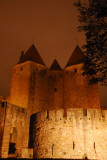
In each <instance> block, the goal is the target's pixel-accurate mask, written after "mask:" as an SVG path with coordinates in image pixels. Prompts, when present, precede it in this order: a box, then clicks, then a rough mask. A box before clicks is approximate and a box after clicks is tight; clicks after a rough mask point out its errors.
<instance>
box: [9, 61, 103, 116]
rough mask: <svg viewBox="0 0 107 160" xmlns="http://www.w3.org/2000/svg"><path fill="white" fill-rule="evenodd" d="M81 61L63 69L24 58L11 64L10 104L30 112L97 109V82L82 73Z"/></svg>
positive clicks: (98, 106)
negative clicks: (89, 79) (91, 83)
mask: <svg viewBox="0 0 107 160" xmlns="http://www.w3.org/2000/svg"><path fill="white" fill-rule="evenodd" d="M81 67H82V64H78V65H73V66H70V67H67V68H65V69H64V70H63V71H54V70H49V69H48V68H47V67H45V66H43V65H40V64H37V63H34V62H30V61H27V62H25V63H22V64H18V65H16V66H14V68H13V71H12V82H11V94H10V103H12V104H15V105H17V106H20V107H24V108H30V113H31V114H33V113H37V112H40V111H43V110H51V109H59V108H100V104H99V96H98V85H92V86H90V85H89V84H88V79H86V77H84V76H82V70H81Z"/></svg>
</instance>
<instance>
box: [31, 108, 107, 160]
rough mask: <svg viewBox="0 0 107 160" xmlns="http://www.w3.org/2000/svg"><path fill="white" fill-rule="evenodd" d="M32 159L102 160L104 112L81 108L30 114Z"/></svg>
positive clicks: (106, 147) (106, 140)
mask: <svg viewBox="0 0 107 160" xmlns="http://www.w3.org/2000/svg"><path fill="white" fill-rule="evenodd" d="M34 116H35V117H36V121H35V129H34V158H73V159H82V158H83V157H87V158H88V159H99V160H106V158H107V111H106V110H100V109H87V110H86V116H84V113H83V109H81V108H75V109H74V108H70V109H67V115H66V117H64V110H63V109H60V110H52V111H44V112H40V113H37V114H35V115H34Z"/></svg>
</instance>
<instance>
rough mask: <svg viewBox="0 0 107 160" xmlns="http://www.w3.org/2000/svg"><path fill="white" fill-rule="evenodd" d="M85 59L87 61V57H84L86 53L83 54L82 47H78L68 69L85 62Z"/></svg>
mask: <svg viewBox="0 0 107 160" xmlns="http://www.w3.org/2000/svg"><path fill="white" fill-rule="evenodd" d="M85 59H86V56H85V55H84V53H83V52H82V50H81V49H80V47H79V46H78V45H77V46H76V48H75V49H74V51H73V53H72V55H71V57H70V59H69V61H68V63H67V65H66V67H69V66H72V65H75V64H79V63H82V62H83V60H85ZM66 67H65V68H66Z"/></svg>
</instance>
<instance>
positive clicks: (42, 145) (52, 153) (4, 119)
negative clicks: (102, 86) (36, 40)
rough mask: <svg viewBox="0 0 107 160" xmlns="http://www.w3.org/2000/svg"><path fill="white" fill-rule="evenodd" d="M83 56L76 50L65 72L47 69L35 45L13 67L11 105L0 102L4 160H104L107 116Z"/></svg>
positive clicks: (0, 143) (55, 64) (54, 67)
mask: <svg viewBox="0 0 107 160" xmlns="http://www.w3.org/2000/svg"><path fill="white" fill-rule="evenodd" d="M77 53H78V54H79V58H77V56H76V55H78V54H77ZM30 54H31V55H30ZM36 54H37V55H36ZM36 56H37V59H35V58H36ZM81 56H82V57H84V56H83V53H82V51H81V50H80V49H79V47H78V46H77V47H76V49H75V50H74V52H73V60H72V56H71V58H70V59H69V61H68V63H67V65H66V68H64V69H61V67H60V66H59V64H58V62H57V60H54V62H53V64H52V65H51V67H50V68H48V67H46V65H45V64H44V63H43V61H42V59H41V57H40V56H39V55H38V52H37V50H36V49H35V47H34V45H33V46H31V47H30V49H29V50H28V51H27V52H26V53H25V55H23V57H22V59H21V60H20V61H19V63H18V64H17V65H15V66H14V67H13V70H12V79H11V93H10V99H9V102H8V103H7V102H5V101H4V102H3V101H2V102H1V101H0V157H2V158H7V157H9V156H10V157H11V154H10V153H12V155H14V156H18V155H20V157H21V158H30V157H34V158H70V159H82V158H84V157H87V158H88V159H101V160H105V158H106V157H107V152H106V148H107V134H106V130H107V110H101V108H100V103H99V96H98V85H97V84H95V85H89V78H86V77H84V76H82V69H81V68H82V65H83V64H82V62H81V61H80V59H81ZM32 58H34V60H33V61H32ZM33 153H34V155H33Z"/></svg>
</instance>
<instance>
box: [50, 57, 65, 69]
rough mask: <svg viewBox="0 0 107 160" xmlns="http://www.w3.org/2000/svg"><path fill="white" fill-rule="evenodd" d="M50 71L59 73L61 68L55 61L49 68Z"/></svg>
mask: <svg viewBox="0 0 107 160" xmlns="http://www.w3.org/2000/svg"><path fill="white" fill-rule="evenodd" d="M50 70H56V71H61V70H62V68H61V67H60V65H59V63H58V62H57V60H56V59H55V60H54V61H53V63H52V65H51V67H50Z"/></svg>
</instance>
